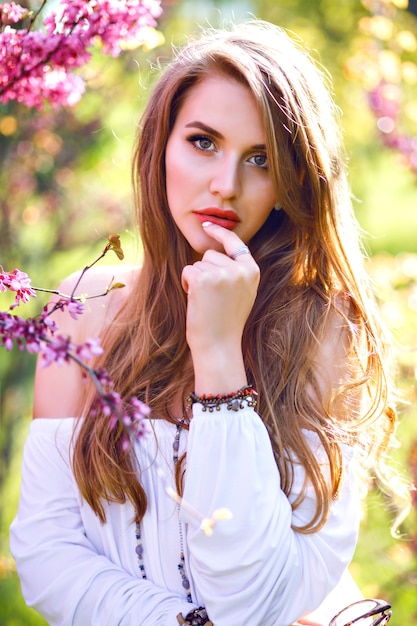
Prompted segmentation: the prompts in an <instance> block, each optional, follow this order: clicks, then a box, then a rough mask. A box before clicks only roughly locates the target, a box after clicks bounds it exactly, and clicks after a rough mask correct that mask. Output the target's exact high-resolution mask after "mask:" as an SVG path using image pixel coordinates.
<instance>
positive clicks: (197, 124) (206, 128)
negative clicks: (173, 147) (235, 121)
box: [185, 120, 224, 139]
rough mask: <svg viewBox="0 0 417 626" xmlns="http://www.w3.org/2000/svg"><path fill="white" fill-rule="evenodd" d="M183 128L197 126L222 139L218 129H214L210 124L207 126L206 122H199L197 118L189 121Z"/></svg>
mask: <svg viewBox="0 0 417 626" xmlns="http://www.w3.org/2000/svg"><path fill="white" fill-rule="evenodd" d="M185 128H199V129H200V130H203V131H204V132H206V133H209V134H210V135H213V137H217V139H224V137H223V135H222V134H221V133H219V131H218V130H215V129H214V128H212V127H211V126H207V124H204V123H203V122H199V121H198V120H195V121H194V122H189V123H188V124H186V125H185Z"/></svg>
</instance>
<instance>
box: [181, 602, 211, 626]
mask: <svg viewBox="0 0 417 626" xmlns="http://www.w3.org/2000/svg"><path fill="white" fill-rule="evenodd" d="M177 620H178V624H181V625H185V626H203V624H204V625H205V626H213V622H211V621H210V620H209V616H208V615H207V611H206V609H205V608H204V607H202V606H200V607H199V608H198V609H194V611H190V612H189V613H188V614H187V617H186V618H185V619H184V617H183V616H182V614H181V613H179V614H178V615H177Z"/></svg>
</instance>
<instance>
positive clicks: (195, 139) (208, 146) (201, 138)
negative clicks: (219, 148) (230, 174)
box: [187, 135, 215, 152]
mask: <svg viewBox="0 0 417 626" xmlns="http://www.w3.org/2000/svg"><path fill="white" fill-rule="evenodd" d="M187 141H189V142H190V143H191V144H193V146H194V148H195V149H196V150H201V151H203V152H211V151H212V150H214V149H215V145H214V142H213V140H212V139H211V138H210V137H207V135H192V136H191V137H188V139H187Z"/></svg>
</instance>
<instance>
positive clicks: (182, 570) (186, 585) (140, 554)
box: [135, 420, 193, 602]
mask: <svg viewBox="0 0 417 626" xmlns="http://www.w3.org/2000/svg"><path fill="white" fill-rule="evenodd" d="M182 423H183V420H182ZM181 431H182V425H181V424H177V426H176V432H175V438H174V441H173V444H172V460H173V461H174V467H176V465H177V463H178V452H179V449H180V437H181ZM177 511H178V530H179V536H180V562H179V563H178V571H179V573H180V576H181V579H182V586H183V588H184V590H185V593H186V595H187V601H188V602H192V601H193V599H192V596H191V588H190V581H189V580H188V578H187V575H186V573H185V556H184V537H183V533H182V524H181V521H180V518H179V514H180V505H179V504H178V505H177ZM135 550H136V554H137V557H138V565H139V570H140V573H141V576H142V578H144V579H146V578H147V576H146V571H145V564H144V562H143V544H142V535H141V525H140V522H136V548H135Z"/></svg>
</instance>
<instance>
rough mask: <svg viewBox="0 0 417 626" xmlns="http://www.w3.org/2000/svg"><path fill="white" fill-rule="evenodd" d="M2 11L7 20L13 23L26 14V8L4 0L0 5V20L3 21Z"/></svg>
mask: <svg viewBox="0 0 417 626" xmlns="http://www.w3.org/2000/svg"><path fill="white" fill-rule="evenodd" d="M2 13H3V15H5V16H6V19H7V21H8V22H11V23H14V24H15V23H17V22H20V20H22V19H23V18H24V17H26V16H27V14H28V10H27V9H25V8H23V7H21V6H20V4H16V3H15V2H5V3H4V4H3V6H0V22H1V21H4V20H3V17H2Z"/></svg>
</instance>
